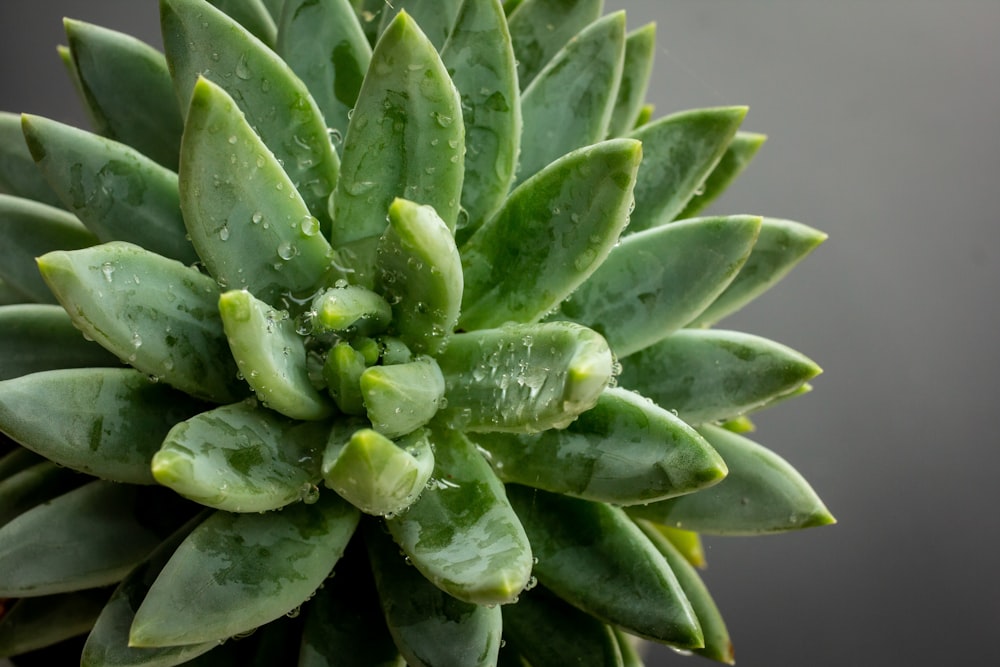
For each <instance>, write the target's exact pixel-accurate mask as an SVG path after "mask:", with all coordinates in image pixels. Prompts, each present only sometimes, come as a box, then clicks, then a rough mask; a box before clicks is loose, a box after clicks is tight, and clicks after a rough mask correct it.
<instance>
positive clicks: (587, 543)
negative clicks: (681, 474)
mask: <svg viewBox="0 0 1000 667" xmlns="http://www.w3.org/2000/svg"><path fill="white" fill-rule="evenodd" d="M507 495H508V497H509V498H510V501H511V504H512V505H513V506H514V509H515V511H517V515H518V516H519V517H520V519H521V522H522V523H523V524H524V529H525V531H526V532H527V533H528V539H529V540H531V546H532V549H534V552H535V557H536V558H537V559H538V562H537V563H536V564H535V575H536V576H537V577H538V581H539V582H541V583H542V584H544V585H545V586H546V587H547V588H548V589H550V590H551V591H553V592H554V593H555V594H556V595H558V596H559V597H561V598H562V599H563V600H566V601H567V602H569V603H570V604H572V605H573V606H575V607H577V608H579V609H582V610H583V611H585V612H587V613H588V614H590V615H591V616H594V617H595V618H598V619H600V620H602V621H604V622H605V623H609V624H611V625H616V626H619V627H621V628H624V629H626V630H628V631H629V632H632V633H635V634H637V635H640V636H642V637H646V638H649V639H655V640H656V641H659V642H663V643H666V644H671V645H673V646H676V647H679V648H696V647H700V646H702V645H703V644H702V636H701V629H700V628H699V627H698V620H697V618H696V617H695V615H694V611H693V610H692V609H691V605H690V603H689V602H688V600H687V598H686V597H684V592H683V590H681V587H680V585H679V584H678V583H677V579H676V577H675V576H674V574H673V572H671V571H670V567H669V566H668V565H667V562H666V561H665V560H664V558H663V556H662V555H661V554H660V552H659V551H657V550H656V547H654V546H653V545H652V544H651V543H650V542H649V540H648V539H647V538H646V536H645V535H643V534H642V531H640V530H639V528H638V527H637V526H636V525H635V524H634V523H633V522H632V521H631V520H630V519H629V518H628V517H627V516H626V515H625V512H624V511H623V510H621V509H619V508H616V507H612V506H610V505H606V504H604V503H595V502H590V501H588V500H578V499H576V498H567V497H565V496H558V495H555V494H552V493H548V492H545V491H538V490H535V489H529V488H528V487H524V486H518V485H516V484H511V485H509V486H508V487H507ZM696 495H697V494H696ZM623 591H628V594H627V595H624V594H623Z"/></svg>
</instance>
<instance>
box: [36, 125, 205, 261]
mask: <svg viewBox="0 0 1000 667" xmlns="http://www.w3.org/2000/svg"><path fill="white" fill-rule="evenodd" d="M22 125H23V128H24V136H25V139H26V140H27V143H28V146H29V148H30V149H31V153H32V155H33V156H34V158H35V160H36V161H37V163H38V167H39V168H40V169H41V170H42V172H43V173H44V174H45V177H46V178H47V179H48V180H49V183H51V184H52V187H53V188H54V189H55V190H56V192H58V193H59V196H60V197H62V199H63V202H64V205H65V206H66V208H68V209H69V210H70V211H72V212H73V213H74V214H76V216H77V217H78V218H79V219H80V220H81V221H82V222H83V224H84V225H86V226H87V228H88V229H90V230H91V231H92V232H94V234H96V235H97V238H99V239H100V240H101V241H102V242H107V241H129V242H130V243H135V244H136V245H141V246H142V247H144V248H145V249H146V250H151V251H153V252H155V253H158V254H160V255H163V256H164V257H170V258H171V259H176V260H178V261H180V262H183V263H185V264H193V263H194V262H196V261H197V260H198V255H197V254H195V251H194V247H193V246H192V245H191V242H190V241H188V240H187V239H186V238H185V234H186V233H187V231H186V230H185V228H184V218H183V217H181V211H180V198H179V196H178V192H177V174H175V173H174V172H172V171H170V170H169V169H167V168H166V167H161V166H160V165H159V164H157V163H156V162H153V161H152V160H151V159H149V158H148V157H146V156H145V155H143V154H142V153H140V152H139V151H137V150H135V149H134V148H131V147H129V146H126V145H125V144H121V143H118V142H115V141H111V140H110V139H105V138H103V137H99V136H97V135H96V134H92V133H90V132H85V131H83V130H79V129H77V128H75V127H71V126H69V125H64V124H62V123H58V122H56V121H53V120H48V119H47V118H42V117H40V116H29V115H25V116H24V117H23V120H22Z"/></svg>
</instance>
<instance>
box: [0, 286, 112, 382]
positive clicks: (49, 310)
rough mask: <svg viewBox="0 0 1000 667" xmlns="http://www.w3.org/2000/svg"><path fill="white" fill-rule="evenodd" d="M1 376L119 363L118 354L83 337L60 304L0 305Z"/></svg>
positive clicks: (5, 378)
mask: <svg viewBox="0 0 1000 667" xmlns="http://www.w3.org/2000/svg"><path fill="white" fill-rule="evenodd" d="M0 350H3V351H4V353H3V354H2V355H0V380H9V379H11V378H16V377H21V376H22V375H27V374H29V373H37V372H39V371H49V370H57V369H60V368H76V367H81V368H85V367H94V366H119V365H120V364H121V362H119V361H118V357H116V356H115V355H113V354H111V353H110V352H108V351H107V350H105V349H104V348H103V347H101V346H100V345H98V344H97V343H95V342H93V341H89V340H87V339H85V338H84V337H83V335H82V334H81V333H80V331H79V330H78V329H77V328H76V327H74V326H73V323H72V320H70V318H69V315H67V314H66V311H65V310H63V309H62V308H60V307H59V306H53V305H48V304H34V303H24V304H15V305H10V306H0Z"/></svg>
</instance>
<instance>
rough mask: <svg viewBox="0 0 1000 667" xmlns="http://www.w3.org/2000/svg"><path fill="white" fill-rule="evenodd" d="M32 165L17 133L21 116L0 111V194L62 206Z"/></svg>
mask: <svg viewBox="0 0 1000 667" xmlns="http://www.w3.org/2000/svg"><path fill="white" fill-rule="evenodd" d="M34 164H35V160H34V158H32V157H31V152H30V151H29V150H28V145H27V144H26V143H25V142H24V135H23V134H22V132H21V117H20V116H18V115H17V114H13V113H7V112H6V111H0V193H4V194H8V195H12V196H14V197H24V198H25V199H33V200H35V201H37V202H41V203H43V204H48V205H49V206H62V201H61V200H60V199H59V195H57V194H56V193H55V192H53V190H52V187H51V186H50V185H49V184H48V183H47V182H46V181H45V177H44V176H43V175H42V172H40V171H39V170H38V169H36V168H35V167H33V166H32V165H34Z"/></svg>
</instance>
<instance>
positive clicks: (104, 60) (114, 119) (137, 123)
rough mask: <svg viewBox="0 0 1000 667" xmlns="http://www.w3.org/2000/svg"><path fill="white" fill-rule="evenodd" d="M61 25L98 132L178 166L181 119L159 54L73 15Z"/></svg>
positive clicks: (161, 162)
mask: <svg viewBox="0 0 1000 667" xmlns="http://www.w3.org/2000/svg"><path fill="white" fill-rule="evenodd" d="M65 26H66V35H67V37H68V38H69V51H70V54H71V55H72V56H73V63H74V65H75V68H74V69H75V71H76V72H77V74H78V76H79V81H80V87H81V91H82V92H83V98H84V101H85V102H86V104H87V106H88V107H89V109H90V114H91V117H92V118H93V119H94V120H95V121H96V123H97V130H98V132H99V133H101V134H103V135H105V136H107V137H109V138H110V139H114V140H115V141H119V142H121V143H124V144H128V145H129V146H132V147H133V148H135V149H136V150H138V151H139V152H141V153H143V154H144V155H146V156H147V157H149V158H152V159H153V160H156V161H157V162H159V163H160V164H162V165H163V166H164V167H167V168H168V169H177V157H178V153H177V151H178V149H179V148H180V139H181V132H182V131H183V120H182V117H181V113H180V109H179V107H178V105H177V98H176V97H175V96H174V93H173V87H172V85H171V82H170V73H169V72H168V71H167V63H166V61H165V60H164V58H163V55H162V54H161V53H160V52H159V51H157V50H156V49H154V48H153V47H151V46H149V45H148V44H145V43H143V42H141V41H139V40H137V39H135V38H134V37H131V36H130V35H126V34H123V33H120V32H115V31H114V30H108V29H107V28H101V27H100V26H96V25H91V24H89V23H84V22H82V21H73V20H71V19H66V20H65Z"/></svg>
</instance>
